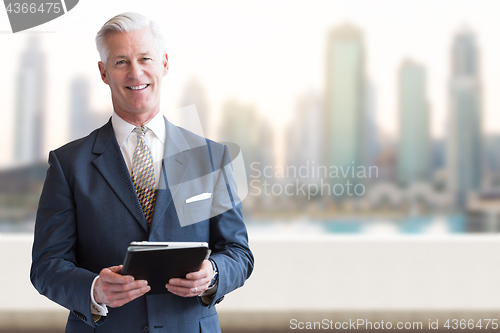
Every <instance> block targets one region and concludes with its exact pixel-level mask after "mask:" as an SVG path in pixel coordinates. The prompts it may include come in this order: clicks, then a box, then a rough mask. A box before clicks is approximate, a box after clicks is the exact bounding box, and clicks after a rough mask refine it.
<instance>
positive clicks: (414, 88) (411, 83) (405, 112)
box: [397, 60, 431, 186]
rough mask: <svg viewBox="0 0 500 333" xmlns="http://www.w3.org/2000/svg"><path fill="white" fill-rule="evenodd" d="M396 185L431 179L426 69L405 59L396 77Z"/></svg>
mask: <svg viewBox="0 0 500 333" xmlns="http://www.w3.org/2000/svg"><path fill="white" fill-rule="evenodd" d="M398 87H399V96H398V103H399V146H398V162H397V163H398V164H397V166H398V183H399V184H400V185H403V186H407V185H411V184H412V183H413V182H415V181H428V180H430V166H431V160H430V158H431V149H430V137H429V107H428V103H427V97H426V73H425V68H424V67H423V66H421V65H419V64H417V63H415V62H412V61H410V60H406V61H404V62H403V63H402V64H401V67H400V68H399V74H398Z"/></svg>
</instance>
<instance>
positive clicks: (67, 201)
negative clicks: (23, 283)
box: [30, 151, 105, 327]
mask: <svg viewBox="0 0 500 333" xmlns="http://www.w3.org/2000/svg"><path fill="white" fill-rule="evenodd" d="M66 177H67V176H66V175H65V174H64V172H63V168H62V167H61V164H60V162H59V159H58V156H57V155H56V153H55V152H54V151H52V152H50V155H49V169H48V171H47V177H46V179H45V184H44V187H43V191H42V195H41V197H40V203H39V207H38V212H37V217H36V226H35V238H34V242H33V251H32V266H31V275H30V277H31V282H32V284H33V286H34V287H35V288H36V289H37V290H38V292H39V293H40V294H42V295H45V296H47V297H48V298H49V299H51V300H52V301H54V302H56V303H58V304H60V305H62V306H63V307H65V308H67V309H69V310H70V311H72V312H73V313H74V314H75V315H76V316H77V317H78V318H80V319H82V320H83V321H84V322H86V323H87V324H89V325H91V326H92V327H94V326H95V323H94V320H93V318H92V314H91V301H90V288H91V285H92V281H93V279H94V278H95V277H96V276H97V274H95V273H92V272H90V271H88V270H86V269H83V268H80V267H78V262H77V258H76V254H75V247H76V242H77V227H76V221H75V203H74V198H73V192H72V190H71V188H70V185H69V183H68V179H67V178H66ZM104 320H105V317H103V319H101V322H102V321H104Z"/></svg>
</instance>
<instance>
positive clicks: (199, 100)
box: [180, 77, 210, 137]
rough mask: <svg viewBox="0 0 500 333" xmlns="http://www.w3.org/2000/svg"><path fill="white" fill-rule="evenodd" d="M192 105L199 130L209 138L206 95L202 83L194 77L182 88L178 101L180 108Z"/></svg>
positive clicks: (208, 115)
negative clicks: (195, 112)
mask: <svg viewBox="0 0 500 333" xmlns="http://www.w3.org/2000/svg"><path fill="white" fill-rule="evenodd" d="M191 104H194V105H195V106H196V111H197V112H198V117H199V119H200V123H201V128H202V129H203V133H204V136H206V137H207V136H209V134H208V133H210V122H209V120H210V114H209V111H210V110H209V104H208V98H207V93H206V91H205V87H204V86H203V85H202V83H201V82H200V81H199V80H198V79H197V78H195V77H193V78H191V79H190V80H189V81H188V83H187V84H186V86H185V87H184V92H183V95H182V97H181V99H180V107H181V108H182V107H185V106H188V105H191Z"/></svg>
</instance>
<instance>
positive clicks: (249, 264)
mask: <svg viewBox="0 0 500 333" xmlns="http://www.w3.org/2000/svg"><path fill="white" fill-rule="evenodd" d="M96 44H97V49H98V51H99V55H100V58H101V61H100V62H99V64H98V65H99V71H100V75H101V78H102V80H103V82H104V83H105V84H107V85H108V86H109V88H110V90H111V99H112V103H113V109H114V112H113V115H112V116H111V119H110V121H109V122H108V123H107V124H105V125H104V126H102V127H101V128H99V129H96V130H95V131H93V132H92V133H91V134H90V135H88V136H87V137H84V138H82V139H79V140H76V141H73V142H71V143H68V144H66V145H65V146H63V147H61V148H59V149H57V150H54V151H51V152H50V154H49V169H48V171H47V177H46V180H45V184H44V188H43V191H42V195H41V198H40V203H39V207H38V212H37V218H36V226H35V238H34V243H33V253H32V256H33V262H32V266H31V281H32V283H33V285H34V286H35V288H36V289H37V290H38V291H39V292H40V293H41V294H43V295H45V296H47V297H48V298H49V299H51V300H53V301H54V302H56V303H58V304H60V305H62V306H64V307H65V308H67V309H69V310H70V313H69V317H68V321H67V325H66V332H107V333H112V332H119V333H123V332H183V333H185V332H219V331H220V326H219V320H218V316H217V312H216V309H215V304H217V303H219V302H220V301H221V300H222V299H223V298H224V295H225V294H227V293H229V292H231V291H232V290H234V289H236V288H238V287H240V286H242V285H243V284H244V282H245V280H246V279H247V278H248V277H249V276H250V274H251V272H252V270H253V256H252V253H251V251H250V249H249V246H248V238H247V231H246V228H245V225H244V223H243V218H242V214H241V201H240V199H239V198H238V194H237V191H236V186H235V181H234V177H233V174H232V168H231V157H230V156H229V152H228V148H227V147H226V146H223V145H221V144H218V143H215V142H213V141H210V140H208V139H205V138H203V137H200V136H198V135H196V134H193V133H191V132H189V131H187V130H185V129H183V128H180V127H177V126H174V125H173V124H171V123H170V122H169V121H168V120H167V119H166V118H164V117H163V116H162V114H161V112H160V91H161V85H162V80H163V77H164V76H165V75H166V74H167V72H168V56H167V54H166V53H165V51H164V37H163V34H162V32H161V30H160V29H159V27H158V25H157V24H156V23H155V22H154V21H151V20H149V19H148V18H146V17H144V16H142V15H140V14H136V13H124V14H120V15H117V16H115V17H113V18H112V19H111V20H109V21H108V22H106V23H105V24H104V25H103V27H102V28H101V30H100V31H99V32H98V34H97V37H96ZM141 240H149V241H196V242H208V244H209V247H210V249H211V250H212V254H211V256H210V258H209V260H205V261H204V262H203V264H202V267H201V269H200V270H199V271H197V272H192V273H189V274H188V275H187V276H186V277H184V278H177V279H171V280H170V281H168V283H167V284H166V285H165V288H166V289H167V290H168V292H167V293H165V294H158V295H148V291H149V290H150V286H149V285H148V282H147V281H142V280H134V279H133V277H131V276H126V275H121V274H120V272H121V268H122V267H121V265H120V264H121V263H122V262H123V259H124V256H125V252H126V249H127V246H128V245H129V243H130V242H131V241H141Z"/></svg>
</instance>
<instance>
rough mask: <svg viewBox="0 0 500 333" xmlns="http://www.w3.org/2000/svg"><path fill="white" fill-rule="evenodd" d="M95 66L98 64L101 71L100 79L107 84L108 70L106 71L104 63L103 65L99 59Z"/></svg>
mask: <svg viewBox="0 0 500 333" xmlns="http://www.w3.org/2000/svg"><path fill="white" fill-rule="evenodd" d="M97 66H99V72H101V79H102V81H103V82H104V83H106V84H108V85H109V80H108V72H106V65H104V64H103V62H102V61H99V62H98V63H97Z"/></svg>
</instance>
